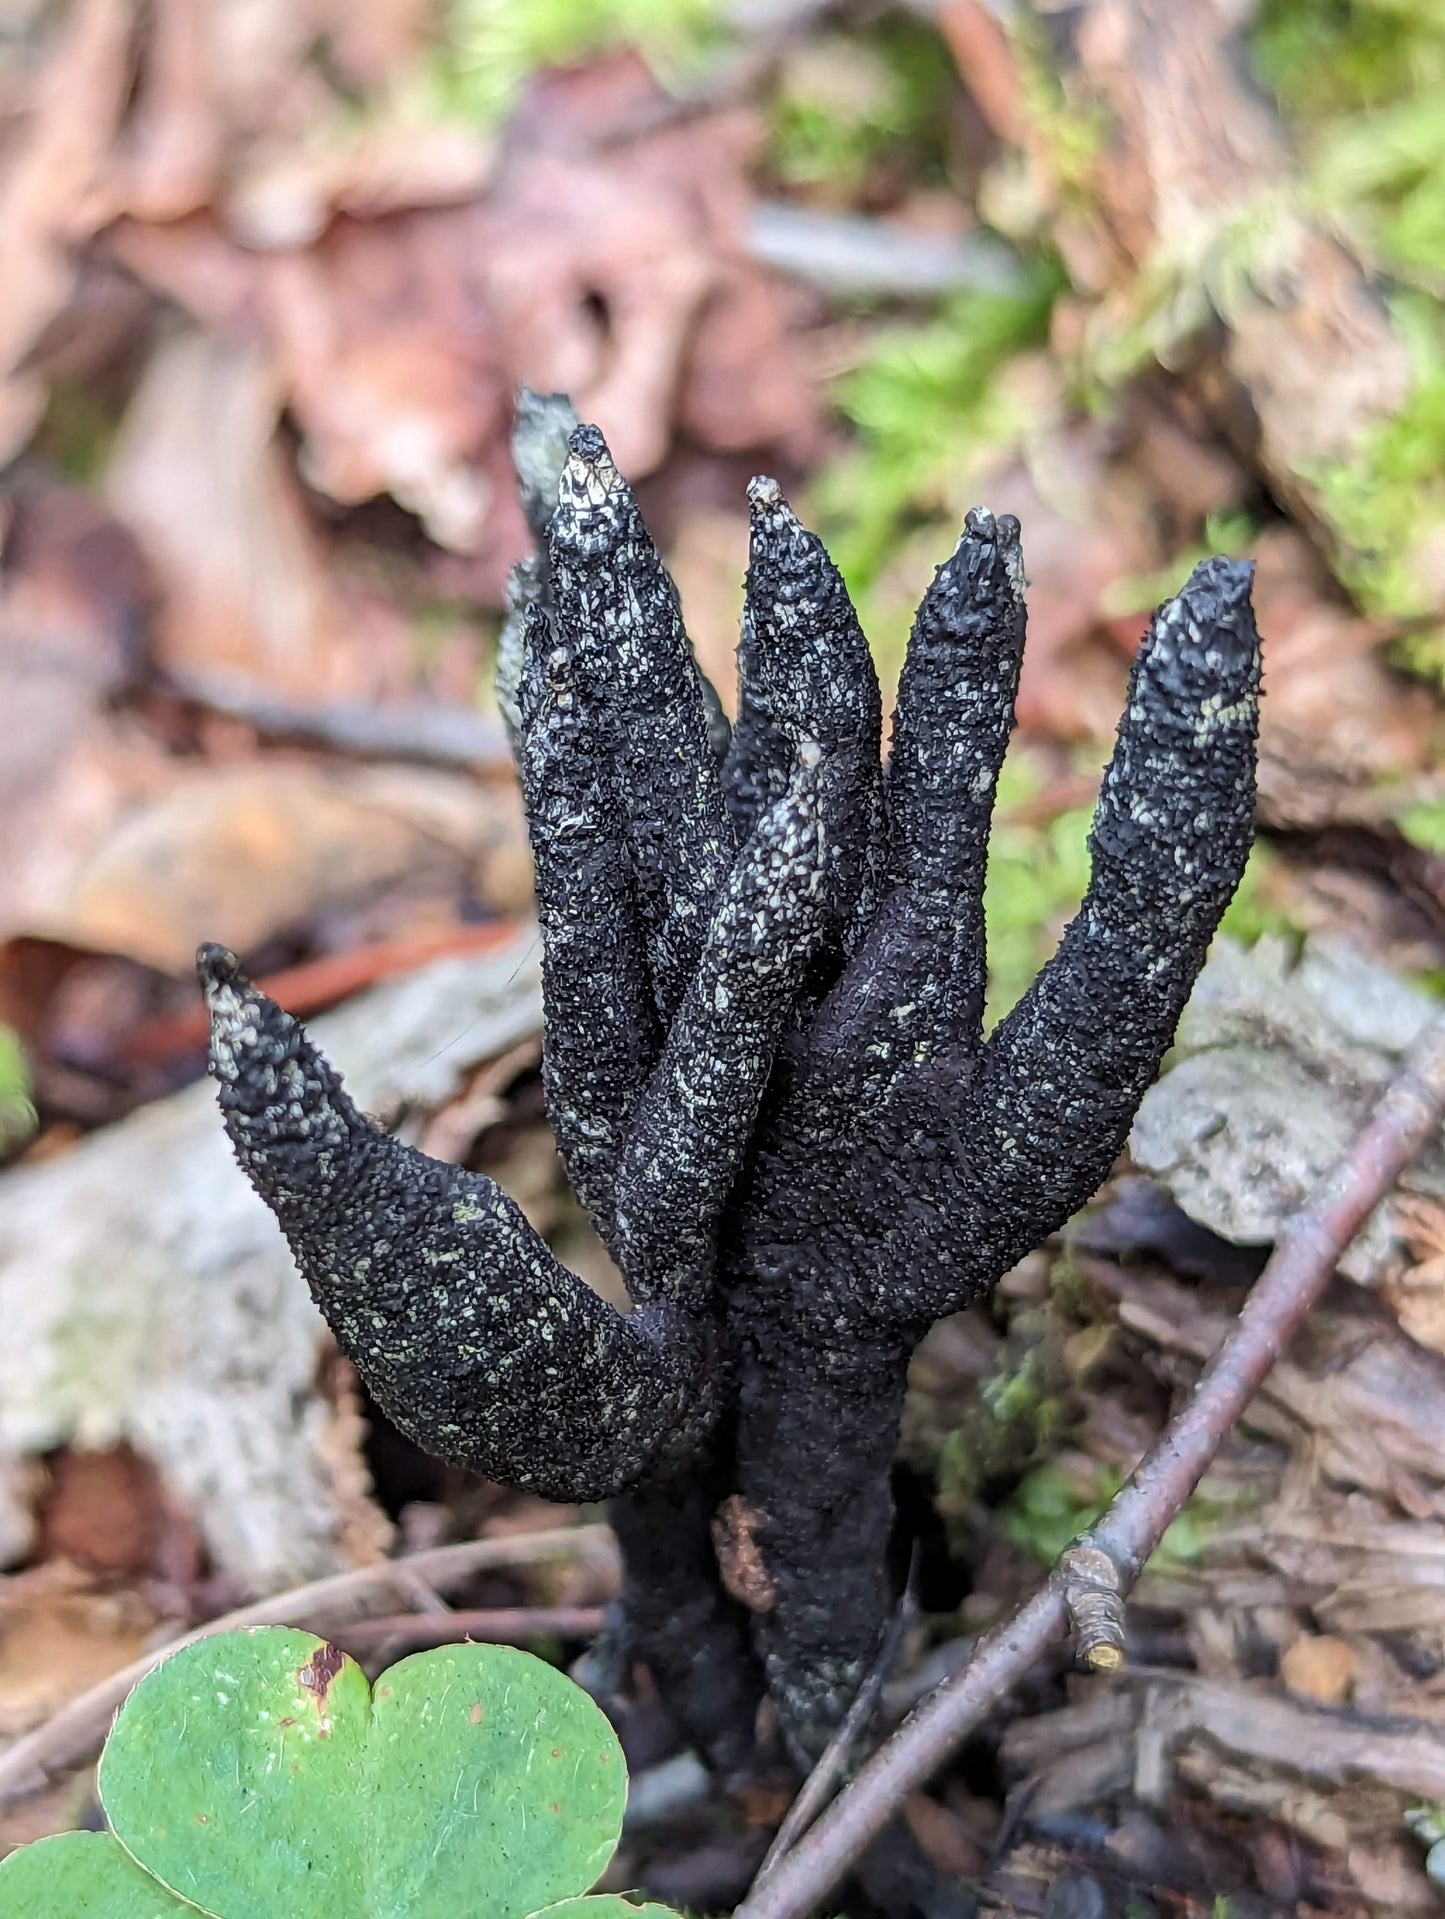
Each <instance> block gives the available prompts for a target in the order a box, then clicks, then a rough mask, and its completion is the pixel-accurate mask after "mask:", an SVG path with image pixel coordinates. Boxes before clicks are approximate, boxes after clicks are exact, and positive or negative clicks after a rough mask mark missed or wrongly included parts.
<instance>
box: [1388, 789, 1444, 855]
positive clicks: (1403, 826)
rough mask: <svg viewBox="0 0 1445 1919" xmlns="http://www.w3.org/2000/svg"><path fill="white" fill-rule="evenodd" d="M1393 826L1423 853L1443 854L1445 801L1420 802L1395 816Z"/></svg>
mask: <svg viewBox="0 0 1445 1919" xmlns="http://www.w3.org/2000/svg"><path fill="white" fill-rule="evenodd" d="M1395 824H1396V826H1398V827H1399V829H1400V831H1401V832H1402V833H1403V834H1404V836H1405V838H1406V839H1407V840H1408V841H1409V842H1410V844H1411V845H1412V846H1418V847H1419V848H1420V850H1421V852H1423V853H1445V800H1421V801H1419V802H1418V803H1417V804H1416V805H1414V806H1407V807H1406V808H1405V809H1404V811H1403V812H1400V813H1397V814H1396V816H1395Z"/></svg>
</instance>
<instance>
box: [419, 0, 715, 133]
mask: <svg viewBox="0 0 1445 1919" xmlns="http://www.w3.org/2000/svg"><path fill="white" fill-rule="evenodd" d="M721 16H722V9H721V8H720V6H719V5H718V4H717V0H528V4H527V5H526V6H518V5H517V4H516V3H515V0H452V4H451V7H450V11H449V14H448V19H447V29H446V33H445V36H444V51H443V56H442V62H441V73H440V78H441V80H442V91H443V93H444V96H445V98H446V100H447V103H448V105H449V106H450V107H451V108H452V109H453V110H454V111H457V112H460V113H464V114H466V115H468V116H469V117H472V118H475V119H480V120H482V121H484V122H486V123H491V122H493V121H497V120H500V119H502V118H503V116H504V115H505V114H506V112H507V110H508V108H509V107H510V106H511V105H512V102H513V101H514V99H515V98H516V96H517V93H518V92H519V91H520V89H521V88H522V86H523V85H524V84H525V82H526V80H527V79H528V77H529V76H530V75H531V74H533V73H535V72H537V71H538V70H539V69H540V68H543V67H560V66H570V65H573V64H574V63H576V62H578V61H581V60H585V59H587V58H589V57H590V56H592V55H594V54H598V53H604V52H606V51H608V50H609V49H610V48H613V47H634V48H636V50H637V51H638V52H639V53H640V54H641V55H642V57H643V58H644V59H645V60H646V61H647V63H648V64H649V66H651V67H652V68H653V70H654V71H655V72H656V73H657V75H658V77H659V78H660V79H662V80H663V81H675V80H678V79H680V78H682V77H683V76H685V75H686V73H687V72H688V71H689V69H691V68H692V67H694V66H695V65H696V64H697V63H698V62H699V61H700V60H702V59H703V58H704V57H705V56H706V54H708V53H709V52H710V51H712V50H713V49H715V48H716V47H717V46H718V45H719V44H720V43H721V41H722V40H723V38H724V31H723V26H722V18H721Z"/></svg>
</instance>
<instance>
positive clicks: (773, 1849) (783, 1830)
mask: <svg viewBox="0 0 1445 1919" xmlns="http://www.w3.org/2000/svg"><path fill="white" fill-rule="evenodd" d="M917 1570H918V1553H917V1549H916V1548H915V1549H914V1555H913V1565H912V1567H911V1568H910V1569H909V1575H908V1584H907V1586H906V1587H905V1588H904V1592H903V1596H902V1598H901V1599H900V1600H899V1602H898V1608H897V1611H896V1612H895V1613H894V1615H893V1618H892V1620H891V1622H890V1623H889V1627H888V1631H887V1632H886V1633H885V1635H884V1638H883V1644H882V1645H881V1646H880V1647H879V1648H878V1657H877V1658H876V1659H875V1660H874V1661H873V1664H872V1665H871V1666H870V1667H869V1668H868V1670H867V1672H866V1673H864V1675H863V1682H862V1684H861V1685H860V1686H859V1688H858V1690H857V1692H856V1693H855V1694H854V1695H853V1703H852V1705H851V1706H849V1708H848V1710H847V1712H846V1713H845V1714H844V1717H843V1722H842V1724H841V1725H840V1726H839V1727H838V1730H837V1731H836V1732H835V1733H834V1734H833V1737H832V1738H831V1739H830V1740H829V1741H828V1743H827V1745H826V1746H825V1747H824V1748H823V1751H822V1753H821V1755H820V1757H819V1759H818V1763H817V1765H816V1766H814V1768H813V1770H812V1771H811V1772H810V1773H809V1774H808V1776H807V1778H806V1779H805V1780H804V1781H803V1784H802V1786H801V1788H800V1789H799V1792H798V1796H797V1798H796V1799H794V1801H793V1803H792V1805H791V1806H789V1807H788V1810H787V1813H786V1814H785V1815H784V1818H783V1823H782V1824H781V1825H780V1826H779V1827H778V1830H777V1831H776V1832H775V1833H774V1834H773V1843H772V1844H771V1845H770V1846H769V1847H768V1850H767V1852H766V1853H765V1854H764V1856H763V1863H762V1864H761V1865H760V1866H759V1867H758V1871H757V1877H756V1878H755V1879H754V1880H753V1890H754V1891H756V1890H757V1888H758V1887H759V1886H760V1885H761V1884H762V1882H763V1881H764V1879H766V1878H767V1876H768V1874H769V1873H770V1872H771V1871H772V1870H773V1868H774V1867H775V1866H776V1865H777V1864H778V1862H779V1860H781V1859H782V1857H783V1855H784V1854H785V1853H788V1852H791V1851H792V1849H793V1847H794V1846H795V1845H796V1844H797V1843H798V1841H799V1840H800V1839H801V1838H802V1836H803V1834H804V1833H805V1832H806V1831H807V1830H808V1828H809V1826H811V1825H812V1823H813V1821H814V1820H815V1819H816V1818H817V1817H818V1814H819V1813H820V1812H821V1811H822V1810H823V1808H824V1806H826V1805H827V1803H828V1801H829V1800H830V1799H831V1798H832V1796H833V1792H834V1789H835V1787H836V1786H837V1784H838V1781H839V1780H840V1779H841V1778H842V1777H843V1772H844V1769H845V1768H846V1766H847V1764H848V1759H849V1756H850V1754H851V1753H852V1751H853V1748H854V1746H855V1745H856V1744H857V1742H858V1740H859V1739H860V1738H861V1737H862V1733H863V1729H864V1727H865V1726H866V1725H867V1724H868V1721H869V1720H870V1719H871V1718H872V1717H873V1713H874V1710H875V1708H876V1707H877V1705H878V1702H879V1700H880V1699H881V1698H882V1697H883V1688H884V1686H885V1685H887V1683H888V1676H889V1674H890V1673H891V1672H892V1671H893V1668H894V1666H895V1665H896V1664H897V1662H898V1655H899V1653H900V1652H901V1651H902V1649H903V1640H904V1637H905V1635H906V1634H907V1632H908V1629H909V1627H910V1626H911V1625H912V1624H913V1622H914V1620H916V1619H917V1617H918V1591H917V1583H916V1575H917Z"/></svg>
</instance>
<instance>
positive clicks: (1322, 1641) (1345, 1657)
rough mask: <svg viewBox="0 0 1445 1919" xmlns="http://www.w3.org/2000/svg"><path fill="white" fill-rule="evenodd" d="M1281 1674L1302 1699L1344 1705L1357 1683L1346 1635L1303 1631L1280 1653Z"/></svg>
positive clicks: (1288, 1686)
mask: <svg viewBox="0 0 1445 1919" xmlns="http://www.w3.org/2000/svg"><path fill="white" fill-rule="evenodd" d="M1279 1676H1280V1678H1281V1679H1282V1680H1283V1681H1284V1683H1285V1685H1286V1687H1287V1688H1288V1689H1289V1691H1290V1692H1292V1693H1294V1694H1295V1695H1296V1696H1297V1697H1298V1698H1300V1699H1314V1700H1317V1701H1318V1702H1319V1704H1320V1705H1322V1706H1342V1705H1344V1703H1345V1701H1346V1700H1347V1699H1348V1698H1349V1696H1350V1692H1351V1689H1352V1688H1353V1686H1354V1683H1355V1655H1354V1653H1353V1652H1352V1651H1351V1650H1350V1648H1349V1646H1348V1645H1347V1644H1346V1643H1345V1641H1344V1640H1343V1639H1335V1638H1332V1637H1331V1636H1330V1635H1329V1634H1328V1633H1301V1634H1300V1636H1299V1638H1298V1639H1296V1640H1295V1641H1294V1642H1293V1644H1292V1645H1289V1646H1286V1647H1285V1649H1284V1652H1283V1653H1282V1654H1281V1655H1280V1662H1279Z"/></svg>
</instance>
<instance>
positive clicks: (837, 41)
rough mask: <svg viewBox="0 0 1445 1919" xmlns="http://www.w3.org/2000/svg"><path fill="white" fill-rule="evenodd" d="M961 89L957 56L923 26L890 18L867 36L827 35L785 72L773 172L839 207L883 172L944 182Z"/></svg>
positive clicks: (771, 143)
mask: <svg viewBox="0 0 1445 1919" xmlns="http://www.w3.org/2000/svg"><path fill="white" fill-rule="evenodd" d="M957 89H958V77H957V73H956V71H955V70H954V67H953V63H952V61H951V60H950V59H949V56H948V49H947V48H946V47H945V46H944V44H943V41H942V40H941V39H940V38H939V36H938V35H937V34H936V33H934V32H933V31H931V30H930V29H929V28H928V27H926V26H924V25H923V24H922V23H921V22H919V21H916V20H911V19H908V18H906V17H904V16H902V15H898V16H885V17H884V19H883V20H881V21H879V22H877V23H876V24H874V25H873V26H872V27H871V28H869V29H867V30H865V31H861V32H857V33H833V34H823V35H819V36H817V37H816V38H814V39H811V40H809V41H808V42H807V43H806V44H805V45H804V46H803V47H802V48H800V49H799V51H798V53H797V54H796V55H795V56H794V57H793V58H792V59H791V60H790V61H789V62H788V64H787V65H786V67H785V69H784V71H783V75H782V78H781V81H780V83H779V85H778V88H777V91H776V93H775V95H774V98H773V102H772V111H771V116H770V117H771V124H770V128H769V140H768V150H767V158H766V166H767V170H768V171H769V172H770V173H771V174H772V175H773V176H774V177H775V178H776V179H777V180H778V181H780V182H781V183H782V184H783V185H784V186H788V187H794V188H801V189H806V190H811V191H818V190H821V191H823V192H825V193H826V195H827V197H828V198H829V199H830V200H845V201H846V200H853V199H856V198H857V197H858V196H860V195H862V194H865V193H866V192H867V190H868V188H869V187H870V185H871V184H872V183H874V182H875V181H876V180H877V179H878V176H879V174H880V173H886V174H887V175H888V177H889V179H890V180H893V179H895V178H896V179H897V180H898V181H899V182H901V183H906V185H907V186H909V187H910V188H916V187H918V186H926V185H930V184H935V183H941V182H942V181H943V180H944V179H945V178H946V175H947V169H948V112H947V108H948V100H949V96H950V94H951V93H956V92H957Z"/></svg>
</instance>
